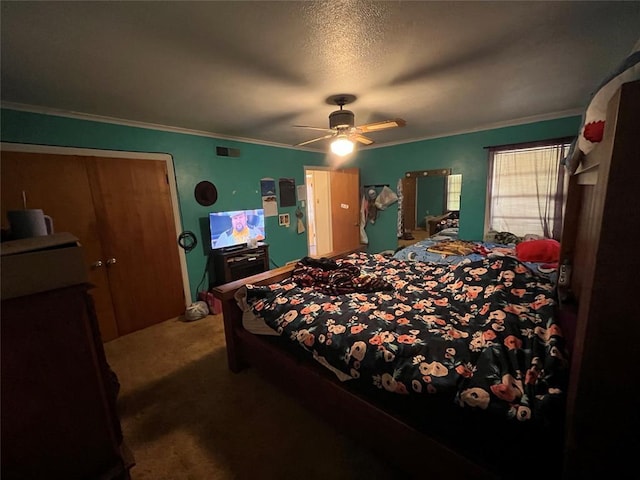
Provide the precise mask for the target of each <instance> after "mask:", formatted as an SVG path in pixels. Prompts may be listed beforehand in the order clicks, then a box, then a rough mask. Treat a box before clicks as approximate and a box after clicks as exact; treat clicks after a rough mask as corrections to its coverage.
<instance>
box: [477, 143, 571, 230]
mask: <svg viewBox="0 0 640 480" xmlns="http://www.w3.org/2000/svg"><path fill="white" fill-rule="evenodd" d="M568 147H569V145H568V144H566V143H561V144H557V145H551V146H544V147H534V148H525V149H511V150H503V151H494V152H493V153H492V157H491V185H490V206H489V208H490V215H489V227H490V228H491V229H492V230H495V231H498V232H511V233H513V234H515V235H517V236H520V237H522V236H524V235H526V234H535V235H541V236H544V237H546V238H555V239H556V240H560V235H561V233H562V218H563V214H564V203H565V196H566V190H567V184H568V182H567V181H566V180H567V179H566V178H565V171H564V167H563V165H562V159H563V158H564V156H565V154H566V150H567V149H568Z"/></svg>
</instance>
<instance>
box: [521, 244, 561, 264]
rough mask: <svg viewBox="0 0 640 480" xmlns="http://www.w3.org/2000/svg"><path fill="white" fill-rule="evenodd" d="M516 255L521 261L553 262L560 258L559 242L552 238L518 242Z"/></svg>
mask: <svg viewBox="0 0 640 480" xmlns="http://www.w3.org/2000/svg"><path fill="white" fill-rule="evenodd" d="M516 257H517V258H518V260H520V261H521V262H540V263H555V262H557V261H558V260H560V242H558V241H557V240H553V239H552V238H544V239H542V240H529V241H527V242H520V243H518V244H517V245H516Z"/></svg>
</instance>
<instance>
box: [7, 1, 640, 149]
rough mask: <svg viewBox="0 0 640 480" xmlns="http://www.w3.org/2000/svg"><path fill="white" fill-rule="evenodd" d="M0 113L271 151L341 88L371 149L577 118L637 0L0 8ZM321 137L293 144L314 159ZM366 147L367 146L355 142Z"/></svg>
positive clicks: (633, 34)
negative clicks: (80, 117) (48, 115)
mask: <svg viewBox="0 0 640 480" xmlns="http://www.w3.org/2000/svg"><path fill="white" fill-rule="evenodd" d="M1 8H2V19H1V20H2V24H1V27H2V30H1V35H2V38H1V39H2V50H1V54H2V56H1V74H2V78H1V81H2V83H1V100H2V104H3V106H6V107H19V108H26V109H36V110H37V111H39V110H41V109H44V111H47V110H52V111H62V112H73V113H76V114H78V113H80V114H88V115H93V116H100V117H108V118H110V119H122V120H127V121H130V122H142V123H146V124H155V125H161V126H166V127H172V128H180V129H188V130H193V131H199V132H206V133H209V134H212V135H216V136H220V137H230V138H238V139H244V140H251V141H256V142H265V143H270V144H277V145H293V144H297V143H300V142H303V141H305V140H309V139H311V138H315V137H318V136H321V135H322V132H317V131H314V130H308V129H301V128H294V127H293V125H312V126H317V127H321V128H326V127H328V116H329V114H330V113H331V112H332V111H333V110H335V107H332V106H331V105H328V104H327V103H326V102H325V100H326V98H327V97H329V96H330V95H334V94H340V93H348V94H353V95H355V96H356V97H357V99H356V101H355V102H354V103H352V104H350V105H349V106H348V108H349V109H350V110H352V111H353V112H354V113H355V117H356V118H355V119H356V124H357V125H359V124H363V123H370V122H375V121H380V120H386V119H388V118H395V117H401V118H403V119H405V120H406V121H407V126H406V127H404V128H395V129H390V130H387V131H382V132H376V133H371V134H369V135H368V136H369V137H370V138H372V139H373V140H375V142H376V143H375V144H374V145H373V147H375V146H376V145H383V144H393V143H401V142H407V141H411V140H416V139H422V138H431V137H436V136H442V135H447V134H451V133H459V132H464V131H471V130H478V129H483V128H488V127H494V126H500V125H507V124H513V123H522V122H523V121H527V120H537V119H544V118H554V117H558V116H562V115H566V114H577V113H581V109H583V108H584V107H585V106H586V104H587V102H588V100H589V97H590V94H591V93H592V92H593V91H594V90H595V88H596V87H597V86H598V84H599V83H600V82H601V81H602V80H603V79H604V78H605V77H606V76H607V74H609V73H610V72H611V71H612V70H613V69H614V68H615V67H616V65H617V64H618V63H620V61H621V60H622V59H623V58H624V57H625V56H626V55H627V54H628V53H629V52H630V51H631V50H632V48H633V46H634V44H635V43H636V42H637V41H638V39H639V38H640V2H638V1H633V2H628V1H627V2H402V1H394V2H365V1H330V2H291V1H290V2H270V1H261V2H249V1H233V2H220V1H216V2H168V1H162V2H161V1H158V2H94V1H92V2H27V1H21V2H10V1H3V2H2V4H1ZM326 147H327V144H326V141H321V142H316V143H312V144H310V145H308V146H307V147H304V148H312V149H325V148H326ZM362 148H372V147H362Z"/></svg>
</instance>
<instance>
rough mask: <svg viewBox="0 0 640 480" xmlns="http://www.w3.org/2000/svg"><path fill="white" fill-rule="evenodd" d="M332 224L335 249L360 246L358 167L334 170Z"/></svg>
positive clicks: (332, 172)
mask: <svg viewBox="0 0 640 480" xmlns="http://www.w3.org/2000/svg"><path fill="white" fill-rule="evenodd" d="M330 175H331V180H330V182H331V225H332V232H333V251H334V252H342V251H346V250H351V249H355V248H358V247H359V246H360V198H359V197H360V171H359V170H358V169H357V168H346V169H344V170H332V171H331V173H330Z"/></svg>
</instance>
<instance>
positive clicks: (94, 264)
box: [91, 260, 104, 268]
mask: <svg viewBox="0 0 640 480" xmlns="http://www.w3.org/2000/svg"><path fill="white" fill-rule="evenodd" d="M102 265H104V263H102V260H98V261H97V262H93V263H92V264H91V267H92V268H100V267H101V266H102Z"/></svg>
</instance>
